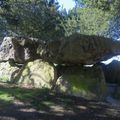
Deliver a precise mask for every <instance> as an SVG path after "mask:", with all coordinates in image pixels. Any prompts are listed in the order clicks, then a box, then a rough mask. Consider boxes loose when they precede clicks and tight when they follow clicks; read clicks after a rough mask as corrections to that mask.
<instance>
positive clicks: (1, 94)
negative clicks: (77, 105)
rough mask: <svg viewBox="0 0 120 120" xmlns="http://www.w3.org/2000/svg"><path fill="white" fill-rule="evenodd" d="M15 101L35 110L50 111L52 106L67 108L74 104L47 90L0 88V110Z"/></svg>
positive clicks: (62, 96)
mask: <svg viewBox="0 0 120 120" xmlns="http://www.w3.org/2000/svg"><path fill="white" fill-rule="evenodd" d="M15 100H19V101H22V102H24V103H30V104H31V105H32V106H33V107H34V108H36V109H37V110H44V111H50V110H51V107H52V106H55V105H60V106H61V105H64V106H66V107H67V106H69V105H71V104H73V103H74V102H73V101H72V100H71V98H69V97H65V96H64V95H60V94H59V95H57V94H55V93H52V92H50V90H48V89H25V88H19V87H8V85H7V86H0V108H2V107H5V106H7V105H10V104H12V103H14V101H15Z"/></svg>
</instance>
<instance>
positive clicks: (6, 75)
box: [0, 62, 19, 82]
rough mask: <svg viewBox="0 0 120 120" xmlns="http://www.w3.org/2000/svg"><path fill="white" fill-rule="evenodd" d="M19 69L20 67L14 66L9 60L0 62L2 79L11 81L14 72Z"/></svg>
mask: <svg viewBox="0 0 120 120" xmlns="http://www.w3.org/2000/svg"><path fill="white" fill-rule="evenodd" d="M18 70H19V68H17V67H12V66H11V65H10V64H9V62H3V63H0V81H3V82H10V81H11V76H12V74H13V73H14V72H15V71H16V72H17V71H18Z"/></svg>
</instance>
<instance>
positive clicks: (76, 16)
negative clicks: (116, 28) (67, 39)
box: [66, 0, 120, 37]
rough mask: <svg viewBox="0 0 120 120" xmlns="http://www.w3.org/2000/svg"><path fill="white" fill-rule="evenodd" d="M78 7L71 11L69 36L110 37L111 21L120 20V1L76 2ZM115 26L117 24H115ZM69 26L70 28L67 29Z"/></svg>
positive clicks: (93, 0)
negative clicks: (76, 34) (78, 34)
mask: <svg viewBox="0 0 120 120" xmlns="http://www.w3.org/2000/svg"><path fill="white" fill-rule="evenodd" d="M74 1H75V2H76V6H75V7H74V8H73V9H72V10H71V11H69V15H68V20H66V29H67V31H68V33H69V34H72V33H73V32H79V33H81V34H88V35H104V36H109V37H110V35H109V33H110V32H109V31H110V30H111V28H112V27H113V26H112V27H111V26H110V24H111V21H114V23H115V21H116V19H118V18H119V15H120V14H119V11H120V1H119V0H74ZM117 23H118V22H117ZM114 25H115V24H114ZM67 26H68V27H67Z"/></svg>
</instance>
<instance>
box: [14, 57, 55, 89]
mask: <svg viewBox="0 0 120 120" xmlns="http://www.w3.org/2000/svg"><path fill="white" fill-rule="evenodd" d="M54 79H55V68H54V67H53V66H52V65H50V64H49V63H48V62H43V61H42V60H40V59H37V60H35V61H32V62H28V63H26V64H25V65H24V66H23V68H22V69H21V71H20V72H19V74H18V75H17V76H15V78H14V83H17V84H19V85H21V86H26V87H27V86H28V87H35V88H51V87H52V83H53V82H54Z"/></svg>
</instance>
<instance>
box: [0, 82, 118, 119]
mask: <svg viewBox="0 0 120 120" xmlns="http://www.w3.org/2000/svg"><path fill="white" fill-rule="evenodd" d="M119 113H120V109H118V108H117V109H116V108H114V107H112V106H110V105H109V104H107V103H104V102H100V101H88V100H85V99H83V98H78V97H72V96H66V95H62V94H54V93H52V92H50V91H48V90H47V89H42V90H40V89H26V88H19V87H15V86H11V85H9V84H1V85H0V120H8V119H9V120H120V115H119Z"/></svg>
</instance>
